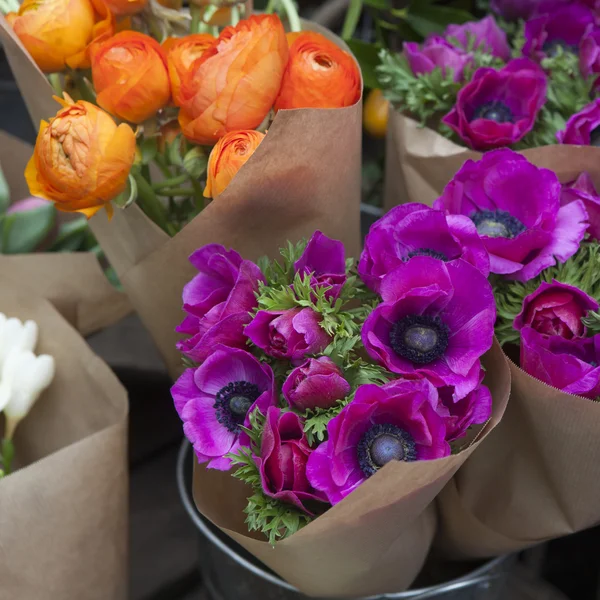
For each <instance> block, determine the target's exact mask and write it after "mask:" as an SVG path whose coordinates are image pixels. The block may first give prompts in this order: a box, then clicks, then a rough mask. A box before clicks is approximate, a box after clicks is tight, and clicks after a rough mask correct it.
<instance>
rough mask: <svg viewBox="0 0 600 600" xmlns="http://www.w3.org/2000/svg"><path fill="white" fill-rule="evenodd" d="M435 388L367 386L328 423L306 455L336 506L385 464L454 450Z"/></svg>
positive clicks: (416, 382)
mask: <svg viewBox="0 0 600 600" xmlns="http://www.w3.org/2000/svg"><path fill="white" fill-rule="evenodd" d="M438 402H439V398H438V393H437V390H436V389H435V387H433V385H432V384H431V383H430V382H429V381H427V380H426V379H413V380H409V379H399V380H397V381H392V382H390V383H388V384H386V385H384V386H381V387H380V386H377V385H372V384H368V385H363V386H361V387H359V388H358V389H357V391H356V396H355V398H354V400H353V401H352V402H350V404H348V405H347V406H345V407H344V409H343V410H342V411H341V412H340V414H339V415H338V416H337V417H334V418H333V419H331V421H329V423H328V425H327V433H328V439H327V441H326V442H323V443H322V444H321V445H320V446H319V447H318V448H317V449H316V450H315V451H314V452H313V453H312V454H311V456H310V458H309V459H308V466H307V469H306V473H307V476H308V480H309V482H310V484H311V485H312V486H313V487H314V488H315V489H317V490H320V491H322V492H324V493H325V495H326V496H327V498H328V499H329V502H331V504H337V503H338V502H340V501H341V500H343V499H344V498H345V497H346V496H347V495H348V494H350V493H351V492H352V491H353V490H355V489H356V488H357V487H358V486H359V485H361V483H363V482H364V481H366V480H367V479H368V478H369V477H371V476H372V475H374V474H375V473H377V471H379V469H381V468H382V467H384V466H385V465H386V464H387V463H389V462H391V461H393V460H398V461H405V462H413V461H416V460H430V459H434V458H442V457H444V456H448V455H449V454H450V446H449V445H448V443H447V442H446V439H445V438H446V427H445V425H444V419H443V417H442V416H440V415H439V414H438V413H437V412H436V408H437V405H438Z"/></svg>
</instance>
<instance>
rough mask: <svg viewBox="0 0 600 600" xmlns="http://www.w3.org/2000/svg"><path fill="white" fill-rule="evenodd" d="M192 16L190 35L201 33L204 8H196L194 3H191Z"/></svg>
mask: <svg viewBox="0 0 600 600" xmlns="http://www.w3.org/2000/svg"><path fill="white" fill-rule="evenodd" d="M190 14H191V15H192V24H191V25H190V33H200V23H201V22H202V8H200V7H199V6H196V5H195V4H194V3H193V2H191V3H190Z"/></svg>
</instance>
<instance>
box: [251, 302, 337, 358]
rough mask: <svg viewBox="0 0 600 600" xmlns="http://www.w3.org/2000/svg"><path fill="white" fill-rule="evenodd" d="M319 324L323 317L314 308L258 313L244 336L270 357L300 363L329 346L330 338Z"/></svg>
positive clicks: (261, 311) (260, 311) (262, 311)
mask: <svg viewBox="0 0 600 600" xmlns="http://www.w3.org/2000/svg"><path fill="white" fill-rule="evenodd" d="M320 323H321V317H320V315H319V314H318V313H316V312H315V311H314V310H313V309H312V308H302V309H301V308H292V309H290V310H285V311H266V310H259V311H258V312H257V313H256V315H255V317H254V318H253V319H252V321H251V323H250V324H249V325H248V326H247V327H246V330H245V334H246V335H247V336H248V337H249V338H250V340H251V342H252V343H253V344H254V345H255V346H258V347H259V348H261V349H262V350H264V351H265V353H266V354H268V355H269V356H273V357H274V358H287V359H289V360H291V361H292V362H294V363H296V364H297V363H298V362H300V361H302V360H303V359H304V357H305V356H307V355H309V354H316V353H317V352H321V351H322V350H324V349H325V348H326V347H327V346H328V345H329V343H330V341H331V338H330V337H329V335H327V333H326V332H325V331H324V330H323V329H322V328H321V325H320Z"/></svg>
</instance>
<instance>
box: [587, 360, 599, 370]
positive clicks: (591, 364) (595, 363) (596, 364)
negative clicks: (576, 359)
mask: <svg viewBox="0 0 600 600" xmlns="http://www.w3.org/2000/svg"><path fill="white" fill-rule="evenodd" d="M588 365H590V367H594V369H595V368H596V367H597V366H598V363H597V362H596V361H595V360H590V361H589V362H588Z"/></svg>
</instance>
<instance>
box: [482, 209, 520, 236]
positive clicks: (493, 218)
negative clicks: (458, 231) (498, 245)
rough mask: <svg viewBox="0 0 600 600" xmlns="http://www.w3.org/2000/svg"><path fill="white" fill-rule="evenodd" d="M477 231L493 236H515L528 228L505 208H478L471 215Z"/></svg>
mask: <svg viewBox="0 0 600 600" xmlns="http://www.w3.org/2000/svg"><path fill="white" fill-rule="evenodd" d="M471 221H473V223H475V227H476V228H477V233H479V235H483V236H486V237H492V238H514V237H516V236H517V235H519V234H520V233H523V232H524V231H525V230H526V229H527V228H526V227H525V225H523V223H521V221H519V219H517V217H514V216H513V215H511V214H510V213H509V212H507V211H505V210H478V211H477V212H475V213H473V214H472V215H471Z"/></svg>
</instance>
